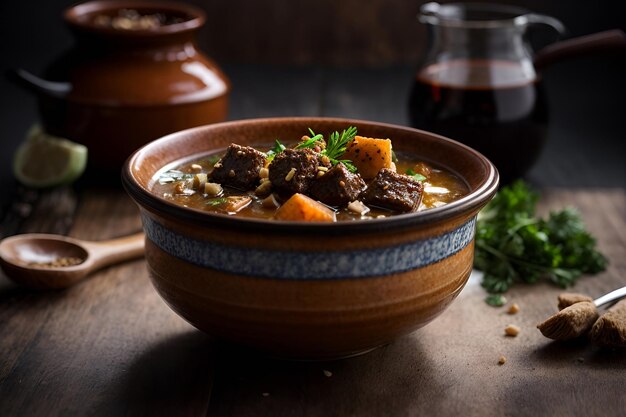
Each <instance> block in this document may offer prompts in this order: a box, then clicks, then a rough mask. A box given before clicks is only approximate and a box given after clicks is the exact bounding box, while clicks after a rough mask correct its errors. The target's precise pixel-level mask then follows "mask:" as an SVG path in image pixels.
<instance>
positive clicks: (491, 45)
mask: <svg viewBox="0 0 626 417" xmlns="http://www.w3.org/2000/svg"><path fill="white" fill-rule="evenodd" d="M419 20H420V21H421V22H422V23H425V24H427V25H428V26H429V28H430V36H431V45H430V51H429V53H428V55H427V56H426V59H425V62H424V63H423V65H422V66H421V68H420V69H419V70H418V72H417V77H416V79H415V81H414V85H413V89H412V91H411V95H410V101H409V117H410V123H411V125H412V126H413V127H417V128H419V129H424V130H429V131H432V132H435V133H439V134H441V135H444V136H447V137H449V138H451V139H455V140H458V141H460V142H463V143H466V144H467V145H469V146H471V147H473V148H475V149H477V150H479V151H480V152H482V153H483V154H484V155H486V156H487V157H488V158H489V159H490V160H491V161H492V162H493V163H494V164H495V165H496V166H497V168H498V170H499V171H500V175H501V178H502V179H503V182H509V181H511V180H513V179H515V178H518V177H521V176H522V175H524V174H525V173H526V172H527V171H528V170H529V169H530V168H531V166H532V165H533V164H534V163H535V161H536V159H537V158H538V156H539V153H540V152H541V149H542V148H543V145H544V143H545V139H546V133H547V121H548V114H547V108H546V107H547V106H546V102H545V96H544V92H543V88H542V85H541V83H540V78H539V76H538V75H537V72H536V71H535V67H534V65H533V56H532V52H531V48H530V46H529V44H528V42H527V41H526V38H525V36H524V35H525V33H526V30H527V29H528V27H529V26H530V25H531V24H534V23H544V24H547V25H549V26H551V27H553V28H554V29H555V30H556V31H557V32H558V33H563V32H564V27H563V24H562V23H561V22H559V21H558V20H556V19H554V18H551V17H548V16H543V15H538V14H534V13H529V12H527V11H526V10H524V9H520V8H517V7H512V6H506V5H499V4H481V3H465V4H462V3H452V4H445V5H440V4H438V3H426V4H424V5H423V6H422V8H421V13H420V15H419Z"/></svg>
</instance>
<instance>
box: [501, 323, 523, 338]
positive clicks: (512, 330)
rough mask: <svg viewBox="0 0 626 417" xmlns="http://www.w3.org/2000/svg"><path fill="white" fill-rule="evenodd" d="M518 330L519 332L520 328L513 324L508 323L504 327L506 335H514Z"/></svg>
mask: <svg viewBox="0 0 626 417" xmlns="http://www.w3.org/2000/svg"><path fill="white" fill-rule="evenodd" d="M519 332H520V328H519V327H517V326H516V325H514V324H509V325H508V326H506V327H505V328H504V333H505V334H506V335H507V336H511V337H515V336H517V335H518V334H519Z"/></svg>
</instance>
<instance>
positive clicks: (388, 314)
mask: <svg viewBox="0 0 626 417" xmlns="http://www.w3.org/2000/svg"><path fill="white" fill-rule="evenodd" d="M347 126H356V127H357V128H358V131H359V134H361V135H364V136H370V137H378V138H390V139H391V140H392V142H393V146H394V149H396V150H400V151H408V152H413V153H415V154H417V155H419V156H420V157H421V158H423V159H424V160H426V161H430V162H432V163H435V164H438V165H442V166H444V167H446V168H448V169H450V170H452V171H453V172H455V173H457V174H458V175H459V176H460V177H461V178H463V180H464V181H465V182H466V183H467V185H468V186H469V188H470V190H471V191H470V193H469V194H468V195H467V196H465V197H463V198H461V199H460V200H458V201H455V202H453V203H451V204H448V205H446V206H443V207H439V208H433V209H428V210H426V211H423V212H418V213H411V214H401V215H397V216H393V217H389V218H381V219H374V220H367V221H353V222H337V223H326V224H321V223H304V222H278V221H273V220H258V219H246V218H238V217H232V216H227V215H220V214H213V213H208V212H203V211H200V210H196V209H190V208H187V207H183V206H179V205H176V204H173V203H171V202H169V201H166V200H165V199H163V198H161V197H159V196H158V195H155V194H153V193H152V192H151V191H150V187H151V184H152V183H153V181H155V178H157V176H158V172H159V171H161V170H162V169H163V167H171V166H172V164H176V163H177V162H179V161H181V160H185V159H189V158H190V157H194V156H196V157H197V156H200V155H202V154H204V153H207V152H210V151H216V150H222V149H224V148H225V147H227V146H228V145H229V144H230V143H232V142H234V143H238V144H243V145H253V144H263V143H265V144H270V143H273V141H274V140H275V139H276V138H281V139H283V140H289V138H300V137H301V136H302V135H303V133H306V132H307V131H308V130H307V129H308V128H312V129H313V130H314V131H316V132H323V133H328V132H331V131H335V130H341V129H344V128H346V127H347ZM122 182H123V184H124V187H125V188H126V190H127V192H128V193H129V194H130V196H131V197H132V198H133V199H134V200H135V202H136V203H137V204H138V205H139V208H140V211H141V216H142V220H143V227H144V231H145V233H146V260H147V263H148V270H149V273H150V277H151V280H152V283H153V284H154V287H155V288H156V290H157V291H158V293H159V294H160V295H161V297H163V299H164V300H165V302H166V303H167V304H169V306H170V307H171V308H172V309H173V310H174V311H175V312H177V313H178V314H179V315H180V316H182V317H183V318H184V319H186V320H187V321H188V322H189V323H191V324H193V325H194V326H196V327H197V328H199V329H201V330H203V331H205V332H207V333H209V334H211V335H213V336H216V337H218V338H222V339H226V340H229V341H231V342H235V343H240V344H244V345H248V346H251V347H254V348H257V349H261V350H264V351H266V352H268V353H270V354H272V355H276V356H280V357H288V358H298V359H332V358H340V357H347V356H351V355H356V354H359V353H363V352H366V351H368V350H371V349H373V348H376V347H377V346H381V345H384V344H386V343H388V342H390V341H392V340H393V339H394V338H396V337H398V336H400V335H404V334H407V333H410V332H413V331H414V330H416V329H418V328H419V327H421V326H424V325H425V324H427V323H428V322H430V321H431V320H433V319H434V318H435V317H437V316H438V315H439V314H441V312H442V311H443V310H444V309H445V308H446V307H447V306H448V305H449V304H450V303H451V302H452V301H453V300H454V298H455V297H456V296H457V295H458V294H459V292H460V291H461V289H462V288H463V286H464V285H465V283H466V281H467V279H468V277H469V275H470V272H471V270H472V261H473V255H474V232H475V221H476V215H477V213H478V211H479V210H480V209H481V208H482V207H483V206H484V205H485V204H487V202H488V201H489V200H490V199H491V198H492V197H493V195H494V194H495V192H496V189H497V186H498V173H497V171H496V169H495V168H494V166H493V165H492V164H491V163H490V162H489V161H488V160H487V159H486V158H485V157H484V156H482V155H481V154H479V153H478V152H476V151H474V150H472V149H471V148H469V147H467V146H465V145H462V144H460V143H458V142H455V141H452V140H450V139H446V138H444V137H441V136H438V135H435V134H432V133H428V132H424V131H420V130H416V129H411V128H406V127H400V126H393V125H388V124H383V123H374V122H366V121H359V120H347V119H330V118H275V119H256V120H242V121H235V122H229V123H220V124H214V125H210V126H203V127H199V128H195V129H189V130H185V131H182V132H178V133H175V134H172V135H169V136H166V137H164V138H161V139H159V140H156V141H154V142H152V143H150V144H148V145H146V146H144V147H143V148H141V149H139V150H138V151H137V152H135V154H133V155H132V156H131V157H130V158H129V159H128V161H127V162H126V165H125V166H124V168H123V170H122Z"/></svg>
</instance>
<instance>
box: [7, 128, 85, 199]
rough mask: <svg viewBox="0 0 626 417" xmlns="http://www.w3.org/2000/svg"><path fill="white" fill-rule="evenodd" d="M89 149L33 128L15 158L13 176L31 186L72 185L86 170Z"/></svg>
mask: <svg viewBox="0 0 626 417" xmlns="http://www.w3.org/2000/svg"><path fill="white" fill-rule="evenodd" d="M86 166H87V148H86V147H85V146H83V145H81V144H79V143H75V142H72V141H69V140H67V139H63V138H58V137H55V136H51V135H49V134H47V133H45V132H43V131H42V130H41V129H40V128H39V127H34V128H32V129H31V130H30V131H29V133H28V134H27V138H26V141H24V143H22V144H21V145H20V147H19V148H18V149H17V151H16V152H15V156H14V157H13V173H14V174H15V177H16V178H17V180H18V181H19V182H21V183H22V184H24V185H27V186H29V187H34V188H45V187H53V186H55V185H61V184H68V183H70V182H72V181H74V180H76V179H77V178H78V177H80V176H81V174H82V173H83V172H84V171H85V167H86Z"/></svg>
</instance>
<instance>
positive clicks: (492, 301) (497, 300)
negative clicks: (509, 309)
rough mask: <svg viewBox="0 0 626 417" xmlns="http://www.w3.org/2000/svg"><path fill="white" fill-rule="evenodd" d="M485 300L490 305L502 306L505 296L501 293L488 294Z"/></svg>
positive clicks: (504, 302)
mask: <svg viewBox="0 0 626 417" xmlns="http://www.w3.org/2000/svg"><path fill="white" fill-rule="evenodd" d="M485 302H486V303H487V304H489V305H490V306H492V307H502V306H503V305H505V304H506V298H505V297H504V296H503V295H502V294H489V295H488V296H487V297H486V298H485Z"/></svg>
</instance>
